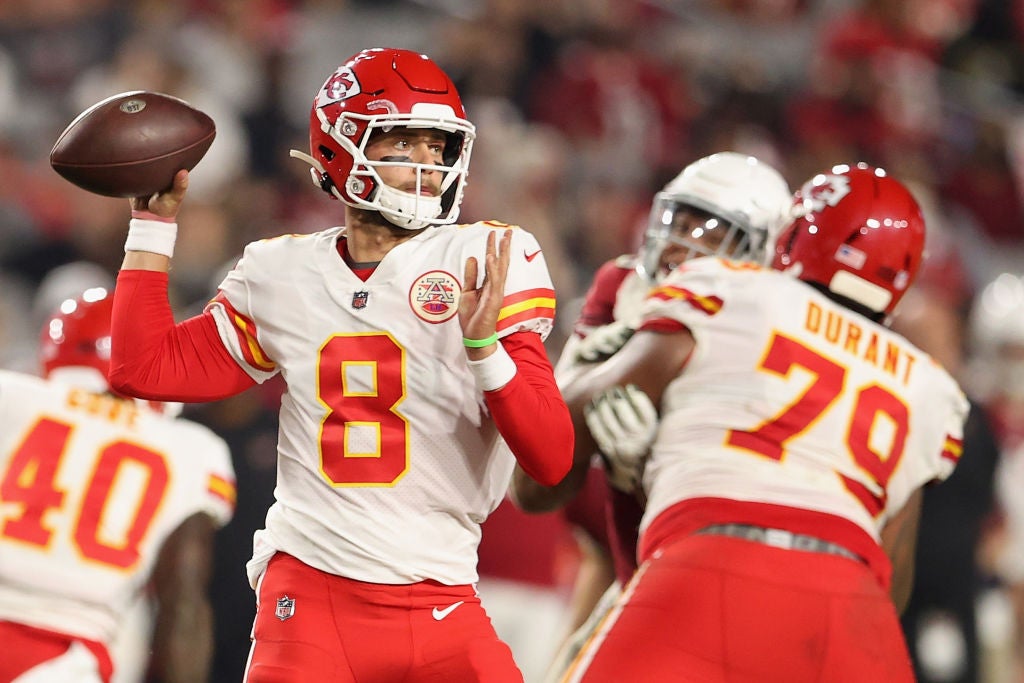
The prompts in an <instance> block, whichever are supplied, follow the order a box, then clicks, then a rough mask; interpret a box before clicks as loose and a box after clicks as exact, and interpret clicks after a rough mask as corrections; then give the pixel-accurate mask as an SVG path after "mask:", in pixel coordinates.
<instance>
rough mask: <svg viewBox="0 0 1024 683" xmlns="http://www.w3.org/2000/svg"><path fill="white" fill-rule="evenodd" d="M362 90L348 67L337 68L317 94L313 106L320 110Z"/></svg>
mask: <svg viewBox="0 0 1024 683" xmlns="http://www.w3.org/2000/svg"><path fill="white" fill-rule="evenodd" d="M360 92H362V90H361V89H360V87H359V80H358V79H357V78H356V75H355V74H354V73H352V69H350V68H349V67H348V66H339V67H338V69H337V71H335V72H334V74H333V75H331V77H330V78H328V79H327V82H326V83H324V87H322V88H321V89H320V92H318V93H317V95H316V99H315V100H314V101H313V106H314V107H317V108H320V107H326V106H327V105H328V104H334V103H335V102H340V101H341V100H347V99H348V98H350V97H354V96H355V95H358V94H359V93H360Z"/></svg>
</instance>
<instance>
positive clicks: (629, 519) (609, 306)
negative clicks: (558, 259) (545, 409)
mask: <svg viewBox="0 0 1024 683" xmlns="http://www.w3.org/2000/svg"><path fill="white" fill-rule="evenodd" d="M636 260H637V257H636V255H634V254H625V255H622V256H619V257H618V258H615V259H612V260H610V261H606V262H605V263H604V265H602V266H601V267H600V268H599V269H598V270H597V272H596V273H595V274H594V279H593V281H592V282H591V285H590V288H589V289H588V290H587V294H586V296H585V297H584V302H583V308H582V310H581V311H580V316H579V318H578V319H577V320H576V324H575V326H574V328H575V329H574V334H573V335H572V336H570V337H569V339H568V340H566V343H565V346H564V347H563V349H562V353H561V355H560V356H559V359H558V364H557V365H556V366H555V372H556V376H557V377H558V379H559V383H560V384H563V385H564V384H565V383H566V382H568V381H569V380H570V379H571V378H572V377H573V376H574V375H575V374H576V373H578V372H582V371H585V370H586V369H587V368H591V367H593V364H591V363H583V362H580V361H577V360H575V355H576V349H577V347H578V345H579V343H580V341H581V340H582V339H584V338H585V337H586V336H587V335H588V334H590V333H591V332H592V331H593V330H594V329H596V328H598V327H601V326H603V325H608V324H609V323H612V322H616V321H625V322H626V323H628V324H631V325H633V326H634V327H635V326H639V325H640V321H641V314H642V311H643V302H644V298H645V297H646V296H647V293H648V292H649V291H650V290H651V289H652V286H653V285H651V283H650V281H649V280H647V279H646V278H645V277H642V276H641V275H639V274H638V273H637V272H636ZM595 469H597V470H599V471H598V472H591V473H590V474H589V475H588V476H589V477H595V476H599V477H604V467H603V466H598V465H595ZM598 490H599V491H600V492H601V494H600V495H603V496H604V497H605V499H606V500H605V502H604V504H603V505H600V506H593V505H589V506H587V505H585V506H571V507H570V508H569V509H567V510H566V512H565V514H566V515H567V516H569V521H570V522H571V523H573V524H576V525H577V526H579V527H581V528H583V529H587V528H588V527H592V526H594V525H601V526H603V527H605V531H604V533H602V534H601V535H600V537H599V539H600V542H603V543H605V544H607V546H608V551H609V553H610V554H611V557H612V562H613V564H614V566H615V575H616V578H617V579H618V581H619V582H620V583H621V584H623V585H625V583H626V582H627V581H629V577H631V576H632V575H633V572H634V571H635V570H636V566H637V561H636V546H637V533H638V527H639V524H640V518H641V516H642V515H643V506H642V505H641V504H640V502H639V500H638V499H637V497H636V496H634V495H633V494H630V493H624V492H623V491H619V490H618V489H615V488H614V487H612V486H609V485H602V486H600V487H598ZM595 512H597V513H599V514H600V517H601V518H600V519H589V520H586V519H583V518H582V517H581V515H592V514H594V513H595ZM590 535H591V537H593V538H595V540H598V537H596V536H594V534H590Z"/></svg>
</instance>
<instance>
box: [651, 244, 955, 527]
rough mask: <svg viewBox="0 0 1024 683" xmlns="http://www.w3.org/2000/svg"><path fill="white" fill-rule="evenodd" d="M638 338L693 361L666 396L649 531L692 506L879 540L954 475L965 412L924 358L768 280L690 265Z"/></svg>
mask: <svg viewBox="0 0 1024 683" xmlns="http://www.w3.org/2000/svg"><path fill="white" fill-rule="evenodd" d="M644 306H645V308H644V322H643V324H642V326H641V329H644V328H648V329H656V328H659V327H660V328H662V329H665V328H666V326H669V328H670V326H671V325H673V324H674V325H681V326H685V327H686V328H688V329H689V330H690V332H691V333H692V334H693V337H694V339H695V341H696V348H695V351H694V353H693V354H692V356H691V358H690V359H689V361H688V363H687V366H686V368H685V370H684V372H682V373H681V374H680V375H679V376H678V377H677V378H676V379H675V380H673V381H672V382H671V383H670V384H669V386H668V388H667V390H666V394H665V397H664V399H663V402H662V422H661V428H660V431H659V434H658V437H657V441H656V444H655V446H654V449H653V451H652V459H651V462H650V463H649V465H648V468H647V471H646V474H645V485H647V486H649V487H650V489H651V490H650V491H649V492H648V494H649V499H648V510H647V516H646V517H645V524H647V523H649V521H650V520H651V519H653V517H654V516H655V515H657V514H658V513H659V512H660V511H662V510H664V509H665V508H667V507H668V506H670V505H672V504H673V503H675V502H678V501H680V500H685V499H687V498H695V497H704V496H710V497H726V498H732V499H740V500H749V501H757V502H764V503H773V504H777V505H784V506H790V507H797V508H807V509H811V510H815V511H819V512H824V513H829V514H833V515H837V516H840V517H843V518H846V519H848V520H850V521H852V522H854V523H856V524H857V525H859V526H860V527H861V528H863V529H864V530H865V531H866V532H867V533H868V534H870V535H871V537H872V538H874V539H875V540H876V541H877V540H878V538H879V531H880V529H881V527H882V526H883V525H884V523H885V522H886V521H887V519H888V518H889V516H891V515H892V514H894V513H895V512H896V511H898V510H899V509H900V508H901V507H902V506H903V504H904V503H905V502H906V501H907V499H908V497H909V496H910V495H911V493H912V492H913V491H915V490H916V489H917V488H919V487H920V486H922V485H923V484H925V483H927V482H929V481H931V480H941V479H944V478H945V477H947V476H949V474H950V473H951V472H952V471H953V468H954V466H955V464H956V462H957V459H958V458H959V456H960V452H961V445H962V438H963V433H962V430H963V423H964V420H965V419H966V416H967V410H968V403H967V400H966V398H965V397H964V395H963V393H962V392H961V390H960V388H959V387H958V385H957V384H956V382H955V381H954V380H953V379H952V377H950V376H949V374H947V373H946V372H945V370H943V369H942V368H941V367H940V366H939V365H938V364H937V363H935V362H934V361H933V360H932V359H931V358H930V357H929V356H928V355H927V354H925V353H924V352H922V351H921V350H920V349H918V348H916V347H915V346H913V345H912V344H910V342H908V341H907V340H906V339H904V338H903V337H901V336H899V335H897V334H896V333H894V332H892V331H891V330H889V329H888V328H885V327H883V326H881V325H878V324H875V323H874V322H871V321H870V320H868V319H867V318H865V317H863V316H861V315H859V314H857V313H855V312H853V311H851V310H850V309H848V308H845V307H843V306H840V305H838V304H836V303H834V302H832V301H831V300H830V299H828V298H827V297H825V296H823V295H822V294H820V293H819V292H818V291H817V290H815V289H813V288H812V287H810V286H808V285H806V284H805V283H802V282H800V281H799V280H797V279H795V278H792V277H791V276H789V275H786V274H783V273H779V272H777V271H772V270H767V269H764V268H761V267H760V266H757V265H754V264H738V263H734V262H729V261H724V260H721V259H717V258H700V259H695V260H693V261H689V262H687V263H686V264H684V266H683V267H681V268H679V269H677V270H676V271H675V272H673V273H672V274H671V275H670V276H669V277H668V278H667V279H666V280H665V281H664V282H663V283H662V285H661V286H660V287H658V288H657V289H655V290H653V291H652V293H651V294H650V295H649V296H648V298H647V301H646V303H645V305H644Z"/></svg>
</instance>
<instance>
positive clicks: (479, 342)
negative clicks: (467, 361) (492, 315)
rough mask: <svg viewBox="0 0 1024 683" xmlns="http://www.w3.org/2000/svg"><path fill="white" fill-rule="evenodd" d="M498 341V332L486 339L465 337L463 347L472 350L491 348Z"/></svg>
mask: <svg viewBox="0 0 1024 683" xmlns="http://www.w3.org/2000/svg"><path fill="white" fill-rule="evenodd" d="M496 341H498V333H497V332H495V333H494V334H492V335H491V336H490V337H487V338H486V339H466V338H465V337H463V338H462V345H463V346H468V347H469V348H471V349H480V348H483V347H484V346H490V345H491V344H493V343H494V342H496Z"/></svg>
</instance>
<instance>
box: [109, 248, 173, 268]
mask: <svg viewBox="0 0 1024 683" xmlns="http://www.w3.org/2000/svg"><path fill="white" fill-rule="evenodd" d="M121 270H152V271H156V272H158V273H166V272H169V271H170V270H171V259H169V258H167V257H166V256H164V255H163V254H154V253H152V252H148V251H126V252H125V253H124V260H123V261H122V262H121Z"/></svg>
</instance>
